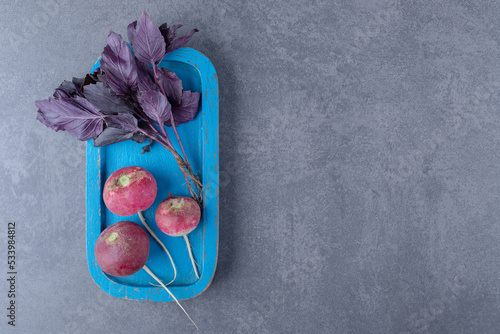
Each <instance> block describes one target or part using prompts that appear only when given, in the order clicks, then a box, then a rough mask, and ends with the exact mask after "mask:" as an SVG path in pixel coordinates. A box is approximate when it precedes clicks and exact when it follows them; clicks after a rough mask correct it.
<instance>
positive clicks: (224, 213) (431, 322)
mask: <svg viewBox="0 0 500 334" xmlns="http://www.w3.org/2000/svg"><path fill="white" fill-rule="evenodd" d="M143 9H145V10H147V11H148V12H149V13H150V14H151V16H152V18H153V19H154V21H155V23H157V24H160V23H162V22H164V21H168V22H170V23H183V24H185V26H186V27H197V28H199V29H200V30H201V32H200V33H198V34H197V35H196V36H195V37H194V38H193V40H192V42H190V44H189V45H190V46H191V47H194V48H196V49H198V50H200V51H202V52H204V53H205V54H206V55H207V56H208V57H209V58H210V59H211V60H212V62H213V63H214V65H215V67H216V69H217V71H218V75H219V80H220V81H219V82H220V92H221V94H220V105H221V108H220V162H221V191H220V193H221V199H220V209H221V210H220V211H221V221H220V227H221V232H220V258H219V266H218V270H217V273H216V275H215V279H214V282H213V284H212V286H211V287H210V288H209V289H208V290H207V291H206V292H205V293H204V294H203V295H201V296H200V297H198V298H196V299H194V300H190V301H185V302H184V306H185V307H186V309H188V310H189V312H190V314H191V315H192V317H193V318H194V319H195V320H196V321H197V323H198V324H199V326H200V328H201V331H200V332H201V333H356V334H358V333H397V334H403V333H441V334H446V333H453V334H456V333H500V299H499V297H500V262H499V259H500V248H499V245H500V228H499V220H498V217H499V215H500V205H499V200H500V178H499V174H500V112H499V105H500V93H499V92H500V45H499V42H500V24H499V22H500V3H498V2H497V1H493V0H492V1H473V2H470V1H465V0H462V1H458V0H457V1H402V0H401V1H400V0H389V1H370V0H365V1H360V0H358V1H314V0H313V1H307V2H304V1H297V0H296V1H292V2H285V1H276V2H273V3H272V4H271V3H270V2H268V1H263V0H256V1H251V2H246V1H191V0H183V1H177V0H172V1H168V2H163V3H160V2H159V3H152V2H148V1H139V2H136V1H123V2H118V1H113V2H101V1H72V2H70V1H69V0H50V1H48V0H40V1H35V2H25V1H2V2H1V3H0V22H2V23H3V25H2V27H3V29H2V33H1V34H0V45H2V51H1V53H0V65H1V66H0V68H1V69H0V81H1V83H2V85H1V86H2V88H1V89H0V106H1V107H0V110H1V113H2V122H1V123H0V133H1V146H0V153H1V157H2V158H1V161H0V172H1V174H2V177H3V179H2V187H1V189H2V191H1V197H0V198H1V201H0V223H1V224H0V226H3V227H2V228H0V245H4V246H1V247H0V248H1V249H0V264H1V266H0V281H1V282H3V283H1V284H0V296H2V297H1V298H0V309H3V310H5V308H6V307H7V305H6V302H7V297H6V291H7V285H6V281H5V279H3V278H2V277H3V275H4V272H6V271H7V270H6V264H5V262H6V246H5V245H6V230H7V228H6V225H7V222H8V221H9V220H14V221H16V222H17V223H18V228H17V235H18V261H19V272H20V275H19V279H18V287H17V288H18V292H19V295H18V298H17V301H18V314H17V315H18V317H17V323H18V326H17V327H16V329H15V331H16V332H17V333H56V334H58V333H71V334H77V333H184V332H191V331H192V325H191V324H190V323H189V321H188V320H187V319H186V317H185V316H184V315H183V314H182V313H181V311H180V310H179V309H178V308H177V307H176V306H175V305H173V304H158V303H147V302H133V301H126V300H119V299H115V298H113V297H110V296H108V295H106V294H105V293H104V292H102V291H101V290H100V289H99V288H98V287H97V286H96V285H95V284H94V283H93V282H92V279H91V277H90V275H89V272H88V269H87V264H86V255H85V192H84V189H85V170H84V168H85V156H84V150H85V144H84V143H81V142H78V141H76V140H74V139H73V138H71V137H70V135H68V134H65V133H55V132H53V131H51V130H50V129H47V128H45V127H44V126H43V125H42V124H40V123H38V122H37V121H35V112H36V109H35V107H34V101H35V100H36V99H42V98H47V97H48V96H49V95H51V94H52V91H53V89H54V88H55V87H57V86H58V85H59V83H60V82H61V81H62V80H63V79H68V78H71V77H72V76H79V75H83V74H84V73H85V72H86V71H88V70H89V68H90V66H91V65H92V63H93V61H94V60H95V59H96V58H97V57H98V55H99V54H100V52H101V51H102V48H103V46H104V43H105V38H106V36H107V33H108V31H109V29H113V30H115V31H117V32H119V33H122V34H125V28H126V25H127V24H128V23H129V22H131V21H132V20H134V19H136V18H137V17H139V15H140V13H141V11H142V10H143ZM4 313H5V311H3V312H0V315H1V317H0V319H3V320H1V321H0V332H2V333H5V332H11V329H10V328H7V326H6V317H5V315H2V314H4ZM12 332H14V330H12Z"/></svg>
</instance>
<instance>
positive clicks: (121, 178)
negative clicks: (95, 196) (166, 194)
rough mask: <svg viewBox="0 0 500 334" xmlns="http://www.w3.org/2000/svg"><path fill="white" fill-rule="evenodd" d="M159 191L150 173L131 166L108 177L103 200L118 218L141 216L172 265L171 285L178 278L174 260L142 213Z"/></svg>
mask: <svg viewBox="0 0 500 334" xmlns="http://www.w3.org/2000/svg"><path fill="white" fill-rule="evenodd" d="M157 191H158V188H157V185H156V180H155V179H154V177H153V175H152V174H151V173H150V172H149V171H147V170H146V169H144V168H142V167H138V166H129V167H124V168H120V169H118V170H116V171H115V172H113V173H112V174H111V175H110V176H109V177H108V179H107V180H106V183H105V184H104V190H103V200H104V204H106V207H107V208H108V209H109V210H110V211H111V212H113V213H114V214H116V215H118V216H131V215H135V214H136V213H137V214H138V215H139V218H140V219H141V222H142V224H143V225H144V227H145V228H146V229H147V230H148V232H149V234H151V236H152V237H153V239H155V240H156V242H158V243H159V244H160V246H161V247H162V248H163V250H164V251H165V253H167V255H168V257H169V259H170V262H171V263H172V267H173V268H174V278H173V279H172V280H171V281H170V282H169V283H168V284H170V283H172V282H173V281H175V279H176V277H177V269H176V267H175V263H174V260H173V258H172V256H171V255H170V252H169V251H168V250H167V247H165V245H164V244H163V243H162V242H161V241H160V239H158V237H157V236H156V234H155V233H154V232H153V230H152V229H151V228H150V227H149V225H148V224H147V223H146V219H145V218H144V216H143V215H142V211H144V210H146V209H148V208H149V207H150V206H151V205H152V204H153V202H154V201H155V199H156V193H157ZM168 284H167V285H168Z"/></svg>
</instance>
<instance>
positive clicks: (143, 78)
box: [136, 60, 160, 92]
mask: <svg viewBox="0 0 500 334" xmlns="http://www.w3.org/2000/svg"><path fill="white" fill-rule="evenodd" d="M136 63H137V86H138V87H137V88H138V90H139V92H147V91H150V90H156V91H160V87H158V85H157V84H156V83H155V80H154V74H153V69H152V68H150V67H149V65H148V64H147V63H143V62H140V61H138V60H137V61H136Z"/></svg>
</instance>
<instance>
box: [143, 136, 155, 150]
mask: <svg viewBox="0 0 500 334" xmlns="http://www.w3.org/2000/svg"><path fill="white" fill-rule="evenodd" d="M152 144H153V139H151V138H149V140H148V144H147V145H146V146H143V147H142V152H141V154H144V153H149V151H151V145H152Z"/></svg>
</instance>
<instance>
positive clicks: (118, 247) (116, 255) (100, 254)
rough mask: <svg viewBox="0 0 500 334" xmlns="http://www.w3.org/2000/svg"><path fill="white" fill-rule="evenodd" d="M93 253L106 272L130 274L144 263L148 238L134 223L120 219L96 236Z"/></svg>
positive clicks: (121, 274) (119, 274) (121, 275)
mask: <svg viewBox="0 0 500 334" xmlns="http://www.w3.org/2000/svg"><path fill="white" fill-rule="evenodd" d="M131 250H133V252H132V251H131ZM94 253H95V259H96V261H97V263H98V264H99V267H101V269H102V271H104V272H105V273H106V274H109V275H112V276H117V277H124V276H130V275H133V274H135V273H136V272H138V271H139V270H141V268H142V267H144V265H145V264H146V261H147V260H148V255H149V238H148V235H147V234H146V232H145V231H144V230H143V229H142V228H141V227H140V226H139V225H137V224H136V223H133V222H131V221H121V222H118V223H116V224H114V225H111V226H109V227H108V228H106V229H105V230H104V231H102V233H101V235H100V236H99V238H97V242H96V244H95V247H94Z"/></svg>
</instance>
